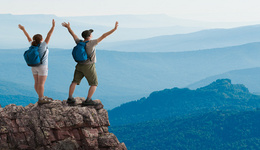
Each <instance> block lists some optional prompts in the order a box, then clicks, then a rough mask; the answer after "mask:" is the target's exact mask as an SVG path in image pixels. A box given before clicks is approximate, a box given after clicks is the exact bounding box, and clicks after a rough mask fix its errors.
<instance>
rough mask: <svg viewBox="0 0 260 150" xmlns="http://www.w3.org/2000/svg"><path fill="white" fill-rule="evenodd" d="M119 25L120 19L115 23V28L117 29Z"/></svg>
mask: <svg viewBox="0 0 260 150" xmlns="http://www.w3.org/2000/svg"><path fill="white" fill-rule="evenodd" d="M117 27H118V21H117V22H116V24H115V30H116V29H117Z"/></svg>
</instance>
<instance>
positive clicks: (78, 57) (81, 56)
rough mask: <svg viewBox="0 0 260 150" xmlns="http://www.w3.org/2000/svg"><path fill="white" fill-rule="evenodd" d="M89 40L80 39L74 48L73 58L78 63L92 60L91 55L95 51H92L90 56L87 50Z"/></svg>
mask: <svg viewBox="0 0 260 150" xmlns="http://www.w3.org/2000/svg"><path fill="white" fill-rule="evenodd" d="M88 42H89V41H86V42H83V41H80V42H79V43H78V44H77V45H76V46H75V47H74V48H73V50H72V56H73V59H74V60H75V61H76V62H77V63H84V62H86V61H87V60H88V59H89V60H90V61H91V55H92V54H93V52H92V53H91V55H90V56H88V54H87V52H86V49H85V47H86V44H87V43H88Z"/></svg>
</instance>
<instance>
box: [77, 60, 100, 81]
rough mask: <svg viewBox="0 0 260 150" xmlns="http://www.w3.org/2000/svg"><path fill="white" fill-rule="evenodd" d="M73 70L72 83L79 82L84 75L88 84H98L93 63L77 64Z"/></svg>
mask: <svg viewBox="0 0 260 150" xmlns="http://www.w3.org/2000/svg"><path fill="white" fill-rule="evenodd" d="M75 68H76V69H75V72H74V78H73V81H72V82H74V83H77V84H78V85H79V84H80V81H81V79H82V78H83V77H85V78H86V79H87V81H88V84H89V85H90V86H97V85H98V78H97V72H96V66H95V64H94V63H93V64H77V65H76V67H75Z"/></svg>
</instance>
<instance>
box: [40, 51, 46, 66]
mask: <svg viewBox="0 0 260 150" xmlns="http://www.w3.org/2000/svg"><path fill="white" fill-rule="evenodd" d="M46 52H47V50H46V51H45V52H44V53H43V55H42V58H41V64H42V60H43V57H44V56H45V54H46Z"/></svg>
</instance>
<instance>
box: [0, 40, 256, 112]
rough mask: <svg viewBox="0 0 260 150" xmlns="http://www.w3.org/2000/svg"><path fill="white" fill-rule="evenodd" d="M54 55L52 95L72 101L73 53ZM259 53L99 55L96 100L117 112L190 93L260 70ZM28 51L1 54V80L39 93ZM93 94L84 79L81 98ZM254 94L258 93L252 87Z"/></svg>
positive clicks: (248, 47)
mask: <svg viewBox="0 0 260 150" xmlns="http://www.w3.org/2000/svg"><path fill="white" fill-rule="evenodd" d="M49 49H50V55H49V64H50V65H49V76H48V79H47V81H46V94H47V96H51V97H53V98H55V99H61V100H62V99H66V98H67V96H68V87H69V84H70V83H71V81H72V78H73V72H74V67H75V64H76V63H75V62H74V61H73V59H72V56H71V50H68V49H53V48H51V47H50V48H49ZM259 49H260V43H250V44H245V45H241V46H234V47H227V48H219V49H210V50H201V51H193V52H178V53H137V52H136V53H134V52H115V51H102V50H97V64H96V67H97V72H98V77H99V83H100V84H99V87H98V90H97V92H96V93H95V95H94V98H99V99H101V100H103V101H102V102H103V104H104V105H105V107H106V108H107V109H111V108H114V107H116V106H119V105H120V104H122V103H125V102H128V101H132V100H137V99H140V98H141V97H146V96H148V95H149V93H151V92H153V91H158V90H162V89H165V88H172V87H179V88H182V87H187V86H188V85H190V84H192V83H195V82H197V81H200V80H202V79H205V78H207V77H210V76H213V75H217V74H222V73H225V72H228V71H231V70H239V69H246V68H254V67H259V64H260V59H259V58H258V56H260V51H259ZM25 50H26V49H17V50H0V71H1V72H2V73H1V74H0V79H1V80H2V81H6V82H12V83H16V84H19V85H22V86H26V87H31V90H32V91H33V78H32V75H31V70H30V67H27V66H26V64H25V61H24V60H23V52H24V51H25ZM137 85H138V86H137ZM87 88H88V85H87V82H86V80H85V79H83V80H82V83H81V85H80V86H77V88H76V91H75V96H80V97H85V96H86V92H87ZM249 90H250V91H252V90H254V89H251V87H250V88H249ZM254 92H257V91H254ZM57 93H59V94H57ZM11 95H19V93H13V94H11ZM35 96H36V95H35Z"/></svg>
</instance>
